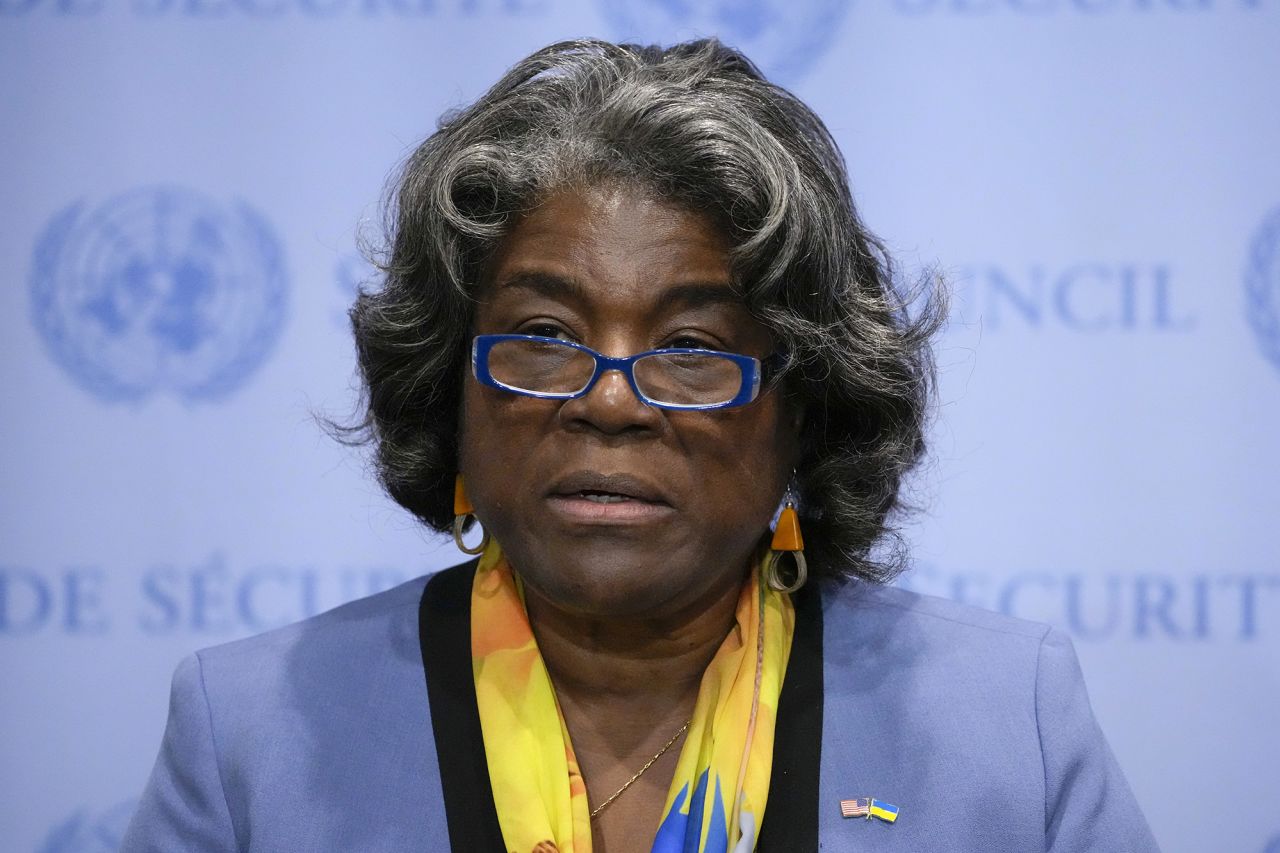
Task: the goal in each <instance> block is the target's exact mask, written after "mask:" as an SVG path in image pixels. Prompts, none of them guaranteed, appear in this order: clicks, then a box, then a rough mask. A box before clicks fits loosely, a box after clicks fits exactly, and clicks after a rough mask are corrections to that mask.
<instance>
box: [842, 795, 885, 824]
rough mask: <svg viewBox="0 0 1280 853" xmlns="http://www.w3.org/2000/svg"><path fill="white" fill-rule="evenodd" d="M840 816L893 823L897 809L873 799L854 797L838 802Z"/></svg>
mask: <svg viewBox="0 0 1280 853" xmlns="http://www.w3.org/2000/svg"><path fill="white" fill-rule="evenodd" d="M840 816H841V817H865V818H866V819H867V820H871V818H873V817H875V818H879V819H880V820H882V821H884V822H885V823H893V822H894V821H895V820H897V819H898V807H897V806H894V805H890V804H889V803H885V802H881V801H880V800H877V799H875V798H873V797H854V798H853V799H852V800H841V801H840Z"/></svg>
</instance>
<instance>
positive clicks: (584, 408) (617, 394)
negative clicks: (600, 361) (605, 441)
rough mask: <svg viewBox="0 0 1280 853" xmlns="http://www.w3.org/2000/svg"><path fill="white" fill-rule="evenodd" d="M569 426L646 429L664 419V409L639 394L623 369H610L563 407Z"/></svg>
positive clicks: (618, 431)
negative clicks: (647, 401)
mask: <svg viewBox="0 0 1280 853" xmlns="http://www.w3.org/2000/svg"><path fill="white" fill-rule="evenodd" d="M560 417H561V419H562V420H563V421H564V422H565V425H566V426H577V427H589V428H591V429H594V430H597V431H599V432H602V433H605V434H608V435H617V434H621V433H625V432H628V431H636V430H639V431H646V430H652V429H656V428H658V427H659V426H660V425H661V423H662V411H661V410H659V409H657V408H655V407H654V406H650V405H649V404H648V403H645V402H644V401H643V400H641V399H640V398H639V397H638V396H636V392H635V389H633V388H632V387H631V382H630V381H629V380H628V379H627V376H626V374H624V373H623V372H622V371H621V370H606V371H604V372H603V373H601V374H600V376H599V378H598V379H596V382H595V385H593V386H592V387H591V390H590V391H588V392H587V393H586V394H584V395H582V396H581V397H578V398H576V399H573V400H566V401H565V402H564V404H563V405H562V406H561V407H560Z"/></svg>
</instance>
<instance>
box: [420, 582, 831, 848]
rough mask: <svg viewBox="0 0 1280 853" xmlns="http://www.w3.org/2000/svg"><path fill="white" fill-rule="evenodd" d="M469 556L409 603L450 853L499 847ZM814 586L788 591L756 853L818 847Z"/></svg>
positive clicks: (818, 678)
mask: <svg viewBox="0 0 1280 853" xmlns="http://www.w3.org/2000/svg"><path fill="white" fill-rule="evenodd" d="M477 562H478V561H477V560H472V561H471V562H469V563H464V564H462V565H460V566H454V567H453V568H451V569H446V570H444V571H442V572H440V573H439V574H437V575H435V576H434V577H432V578H431V579H430V580H429V581H428V582H427V585H426V588H425V589H424V590H423V591H422V601H421V603H420V604H419V606H418V638H419V642H420V643H421V645H422V662H423V669H424V670H425V672H426V679H427V696H428V700H429V701H430V704H431V727H432V729H433V730H434V734H435V741H436V754H437V756H438V758H439V762H440V784H441V787H442V789H443V790H444V810H445V816H446V818H447V819H448V822H449V846H450V847H451V848H452V849H453V850H455V851H468V853H469V851H476V853H485V851H494V853H505V851H506V847H505V845H504V844H503V842H502V830H501V828H500V827H499V825H498V812H497V808H496V807H495V806H494V802H493V787H492V785H491V784H490V782H489V767H488V764H487V762H486V759H485V752H484V736H483V735H482V734H481V730H480V712H479V709H478V707H477V705H476V686H475V680H474V676H473V675H472V669H471V585H472V580H473V579H474V577H475V571H476V564H477ZM815 587H816V585H815V584H812V583H811V584H809V585H808V586H806V587H804V588H803V589H801V590H800V591H799V592H798V593H796V594H795V595H794V596H793V601H794V602H795V608H796V627H795V635H794V637H793V639H792V643H791V657H790V660H789V662H788V664H787V673H786V676H785V677H784V679H783V682H782V694H781V696H779V698H778V718H777V725H776V727H775V731H774V739H773V771H772V774H771V775H770V778H769V802H768V805H767V806H766V807H765V815H764V823H763V825H762V826H761V827H760V838H759V840H758V841H757V844H756V850H757V851H759V853H775V851H778V853H783V851H786V853H795V851H809V850H817V849H818V772H819V766H820V763H821V754H822V602H821V596H820V595H819V593H818V590H817V589H816V588H815Z"/></svg>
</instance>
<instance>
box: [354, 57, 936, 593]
mask: <svg viewBox="0 0 1280 853" xmlns="http://www.w3.org/2000/svg"><path fill="white" fill-rule="evenodd" d="M605 183H612V184H622V185H624V186H634V187H636V188H638V189H643V190H644V191H646V192H651V193H656V194H657V195H658V196H659V197H661V198H663V199H665V200H668V201H671V202H673V203H676V204H679V205H682V206H685V207H687V208H688V209H690V210H693V211H696V212H698V213H700V214H702V215H706V216H709V217H710V218H711V219H712V221H713V222H715V223H716V224H717V225H718V226H719V227H721V228H722V229H723V230H724V232H725V233H726V234H727V235H728V237H729V238H730V245H731V247H732V248H731V254H730V262H731V266H732V270H733V273H734V280H735V286H737V287H738V288H739V289H740V292H741V294H742V297H743V299H744V301H745V303H746V305H747V307H748V309H749V310H750V311H751V312H752V313H753V314H754V315H755V316H756V317H757V318H758V319H759V320H760V321H761V322H763V323H764V324H765V325H766V326H768V327H769V328H770V330H771V331H772V333H773V335H774V338H775V342H776V343H777V344H778V348H779V350H780V351H781V352H784V353H785V354H786V355H787V360H788V364H787V366H786V368H784V372H783V378H782V380H781V381H782V383H783V387H784V389H785V391H786V393H787V394H789V395H790V396H791V398H792V399H793V401H794V402H795V403H797V404H798V405H800V406H802V407H803V410H804V411H805V414H806V416H805V421H804V427H803V432H802V437H801V440H802V443H803V446H802V448H801V453H800V462H799V465H798V467H797V469H796V477H795V483H794V487H795V490H796V491H797V493H798V495H797V496H798V499H799V500H798V505H799V506H798V508H799V511H800V516H801V519H802V522H803V525H804V529H805V533H806V555H807V556H808V558H809V563H810V566H811V567H812V570H813V571H814V572H815V573H816V574H819V575H826V576H836V577H861V578H863V579H866V580H871V581H887V580H888V579H890V578H891V577H892V576H893V575H894V574H895V573H896V572H897V571H898V570H899V569H900V568H901V566H902V564H903V560H904V554H905V551H904V548H903V547H902V541H901V538H900V536H898V534H897V533H896V530H894V529H893V527H892V526H891V524H890V522H891V521H892V519H893V518H894V517H895V514H896V513H897V512H899V511H900V510H902V509H903V504H902V501H901V499H900V491H901V485H902V482H903V478H904V476H905V475H906V474H907V472H908V471H909V470H910V469H911V468H912V467H913V466H914V465H915V464H916V463H917V462H918V461H919V459H920V457H921V455H922V453H923V451H924V428H925V425H926V420H927V414H928V411H929V403H930V400H931V393H932V377H933V362H932V355H931V350H930V349H929V337H930V336H931V334H932V333H933V332H934V331H935V330H936V328H937V326H938V324H939V322H940V318H941V317H942V314H943V310H942V306H941V299H940V298H939V297H938V292H937V291H932V292H928V293H925V294H924V297H925V298H923V299H918V300H917V299H912V298H909V297H908V296H907V295H905V294H903V293H902V292H900V290H899V289H898V288H897V287H896V286H895V281H894V277H893V272H892V269H891V265H890V261H889V258H888V256H887V253H886V252H885V251H884V249H883V247H882V246H881V244H880V243H879V242H878V241H877V240H876V239H875V237H873V236H872V235H871V234H869V233H868V232H867V230H866V229H865V228H864V227H863V225H862V223H861V222H860V220H859V218H858V216H857V213H856V212H855V209H854V204H853V199H852V197H851V195H850V191H849V188H848V178H847V175H846V173H845V166H844V160H843V158H842V157H841V154H840V152H839V150H838V149H837V147H836V144H835V142H834V141H833V140H832V138H831V136H830V134H829V133H828V131H827V129H826V127H825V126H824V125H823V124H822V122H821V120H820V119H818V117H817V116H816V115H814V113H813V112H812V111H811V110H809V108H808V107H806V106H805V105H804V104H803V103H801V102H800V101H799V100H798V99H797V98H795V97H794V96H793V95H791V94H790V93H789V92H787V91H785V90H783V89H781V88H779V87H777V86H774V85H772V84H770V83H769V82H767V81H766V80H765V79H764V77H763V76H762V75H761V74H760V72H759V71H758V70H757V69H756V68H755V66H754V65H752V63H751V62H750V60H748V59H747V58H746V57H745V56H743V55H742V54H741V53H739V52H737V51H735V50H733V49H731V48H728V47H726V46H725V45H723V44H721V43H719V42H718V41H715V40H700V41H693V42H689V43H686V44H678V45H675V46H674V47H670V48H666V49H662V48H658V47H640V46H636V45H625V44H624V45H616V44H610V43H608V42H603V41H596V40H577V41H567V42H561V43H559V44H554V45H551V46H550V47H547V48H544V49H542V50H539V51H538V52H536V53H534V54H533V55H531V56H529V57H528V58H527V59H524V60H523V61H521V62H520V63H518V64H517V65H516V66H515V67H514V68H512V69H511V70H510V71H509V72H508V73H507V74H506V76H505V77H503V78H502V79H501V80H500V81H499V82H498V83H497V85H495V86H494V87H493V88H492V89H490V90H489V91H488V92H487V93H486V94H485V95H484V96H483V97H481V98H480V99H479V100H478V101H476V102H475V103H474V104H472V105H470V106H468V107H466V108H464V109H461V110H457V111H453V112H451V113H448V114H446V115H445V116H444V117H443V118H442V119H441V121H440V125H439V129H438V130H437V131H436V132H435V133H434V134H432V135H431V136H430V137H429V138H428V139H427V140H426V141H425V142H423V143H422V144H421V145H420V146H419V147H418V148H417V150H416V151H414V152H413V154H412V155H411V156H410V157H409V159H408V160H407V162H406V163H405V164H404V166H403V168H402V170H401V172H400V173H399V176H398V178H397V179H396V181H395V182H394V184H393V186H392V189H391V191H390V194H389V197H388V202H387V221H386V234H387V239H386V245H385V248H384V249H383V250H382V251H380V252H379V253H377V262H378V266H379V268H380V269H381V270H382V272H383V281H382V285H381V286H380V287H378V288H377V289H369V290H365V291H363V292H361V293H360V294H359V296H358V298H357V300H356V303H355V305H354V307H353V308H352V310H351V321H352V326H353V328H354V331H355V340H356V347H357V351H358V357H359V364H360V370H361V373H362V375H363V379H364V382H365V391H366V395H365V406H366V408H365V411H364V415H363V419H362V421H361V422H360V423H359V424H358V425H356V426H354V427H350V428H349V429H348V430H347V432H346V434H347V436H348V437H349V438H351V439H352V440H354V441H367V442H370V443H372V444H374V445H375V446H376V450H377V453H376V460H377V470H378V475H379V478H380V479H381V481H382V483H383V485H384V486H385V487H386V489H387V491H388V492H389V493H390V494H391V496H392V497H393V498H394V499H395V500H396V501H397V502H398V503H400V504H401V505H402V506H404V507H405V508H406V509H408V510H409V511H410V512H412V513H413V514H414V515H415V516H417V517H418V518H419V519H421V520H422V521H423V522H424V523H425V524H427V525H428V526H429V527H431V528H434V529H435V530H437V531H440V532H446V531H448V530H449V529H450V528H451V527H452V523H453V504H452V496H453V481H454V474H455V472H456V470H457V448H458V436H457V431H458V412H459V402H460V399H461V393H462V383H463V381H464V376H465V374H464V371H465V358H466V352H467V347H468V344H469V340H470V334H471V331H470V330H471V325H472V313H473V309H474V305H475V292H476V288H477V287H478V284H479V279H480V276H481V271H482V269H483V266H484V264H485V262H486V260H487V259H488V258H489V257H490V256H491V254H492V253H493V251H494V249H495V247H496V246H497V244H498V243H499V242H500V241H501V240H502V239H503V237H504V235H505V234H506V233H508V231H509V229H510V228H511V227H512V225H513V224H514V222H515V221H516V220H517V219H518V217H519V216H520V215H521V214H522V212H525V211H528V210H530V209H532V208H533V207H535V206H536V205H537V204H538V203H539V200H540V199H544V198H546V197H547V196H548V195H549V194H550V193H552V192H554V191H556V190H557V189H564V188H567V187H588V186H594V185H599V184H605ZM913 306H915V308H914V310H912V308H913ZM878 544H880V545H885V546H887V547H877V545H878Z"/></svg>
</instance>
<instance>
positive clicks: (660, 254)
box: [461, 188, 799, 616]
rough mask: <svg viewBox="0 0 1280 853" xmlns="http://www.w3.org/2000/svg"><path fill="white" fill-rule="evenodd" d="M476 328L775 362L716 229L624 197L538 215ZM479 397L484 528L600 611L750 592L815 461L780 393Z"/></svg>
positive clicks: (474, 495) (604, 384)
mask: <svg viewBox="0 0 1280 853" xmlns="http://www.w3.org/2000/svg"><path fill="white" fill-rule="evenodd" d="M473 331H474V332H475V333H476V334H533V335H543V336H547V337H561V338H564V339H567V340H573V341H577V342H579V343H582V344H585V345H586V346H589V347H591V348H593V349H595V350H597V351H599V352H601V353H603V354H605V355H610V356H629V355H633V354H635V353H638V352H643V351H645V350H650V349H658V348H662V347H671V346H685V347H694V346H696V347H705V348H709V349H716V350H723V351H727V352H735V353H743V354H745V355H751V356H755V357H757V358H763V357H765V356H767V355H769V354H770V353H772V352H773V344H772V341H771V340H770V335H769V332H768V330H767V329H766V328H765V327H764V326H763V325H761V324H760V323H759V322H757V321H756V320H755V319H754V318H752V316H751V315H750V313H748V311H747V309H746V307H745V306H744V305H743V304H742V302H741V300H740V299H739V298H738V296H737V295H736V294H735V292H734V290H733V288H732V287H731V285H730V268H729V255H728V248H727V244H726V241H725V239H724V236H723V235H722V234H721V233H720V231H719V230H718V229H717V228H716V227H714V226H713V225H712V223H711V222H710V220H708V219H707V218H705V217H703V216H701V215H698V214H696V213H691V212H689V211H687V210H684V209H682V208H679V207H674V206H671V205H670V204H667V203H665V202H662V201H657V200H654V199H653V198H651V197H650V196H648V195H645V194H642V193H637V192H634V191H630V190H624V189H619V188H600V189H593V190H585V191H573V192H570V191H564V192H561V193H559V194H556V195H553V196H551V197H550V198H549V199H548V200H547V201H546V202H545V203H544V204H543V205H541V206H540V207H538V208H537V209H535V210H534V211H532V212H531V213H529V214H528V215H526V216H525V217H524V218H523V219H522V220H521V221H520V222H519V224H517V225H516V226H515V227H514V229H513V230H512V232H511V233H510V235H508V237H507V238H506V239H505V240H504V241H503V242H502V244H501V245H500V247H499V250H498V252H497V254H496V255H495V257H494V259H493V261H492V262H491V264H490V265H489V267H488V270H487V274H486V277H485V280H484V282H483V283H482V287H481V291H480V301H479V305H478V306H477V309H476V316H475V328H474V330H473ZM464 386H465V390H464V393H463V407H462V418H461V469H462V473H463V475H464V477H465V479H466V482H467V492H468V494H469V496H470V497H471V499H472V501H473V503H474V504H475V507H476V514H477V516H478V517H479V519H480V521H481V522H482V523H483V524H484V526H485V528H486V529H487V530H488V531H489V532H490V533H491V534H492V535H493V536H495V537H496V538H497V540H498V542H499V543H501V545H502V547H503V549H504V551H505V552H506V554H507V556H508V558H509V559H510V561H511V565H512V566H513V568H514V569H515V570H516V571H517V572H518V573H519V574H520V576H521V577H522V578H523V580H524V581H525V583H526V584H527V585H529V586H531V587H532V588H533V589H534V590H535V591H536V592H537V593H539V594H540V595H541V596H542V597H543V598H545V599H547V600H549V601H550V602H551V603H553V604H555V605H557V606H559V607H561V608H563V609H565V610H568V611H570V612H573V613H576V614H579V615H583V616H624V615H625V616H648V615H652V616H661V615H664V614H674V613H677V612H679V611H680V610H681V609H682V608H686V607H689V606H692V605H694V604H695V603H697V602H699V601H701V600H704V599H705V598H706V597H708V596H716V595H722V594H723V593H724V591H725V590H726V589H728V588H729V587H733V586H736V585H737V584H738V583H740V581H741V579H742V577H743V572H744V570H745V568H746V566H747V565H748V561H749V560H750V558H751V556H752V554H753V552H754V549H755V547H756V546H757V545H758V543H759V542H760V539H761V537H762V536H763V535H764V534H765V533H766V532H767V529H768V523H769V520H770V518H771V515H772V513H773V511H774V510H775V509H776V507H777V504H778V501H779V499H780V498H781V495H782V493H783V490H784V489H785V487H786V482H787V479H788V477H789V476H790V472H791V469H792V467H793V465H794V464H795V460H796V459H797V458H798V452H797V436H798V432H799V423H798V415H797V414H796V413H794V412H792V411H790V410H789V409H788V407H787V406H786V405H784V400H783V397H782V395H781V394H780V393H779V392H778V391H769V392H767V393H764V394H762V395H761V396H760V397H759V398H757V399H756V400H755V401H754V402H753V403H751V404H749V405H747V406H744V407H741V408H735V409H722V410H718V411H707V412H697V411H672V410H665V409H658V408H653V407H650V406H647V405H645V404H644V403H642V402H641V401H640V400H639V399H637V397H636V396H635V394H634V393H633V392H632V390H631V386H630V385H629V384H628V382H627V380H626V377H624V376H623V375H622V374H621V373H618V372H611V373H606V374H604V375H603V376H601V377H600V379H599V381H598V382H597V383H596V385H595V387H594V388H592V390H591V392H590V393H588V394H587V395H585V396H583V397H580V398H578V399H576V400H568V401H560V400H543V399H536V398H532V397H523V396H517V395H514V394H510V393H507V392H505V391H500V390H497V389H494V388H489V387H486V386H483V385H481V384H480V383H478V382H477V381H476V380H475V379H474V377H472V376H471V375H470V371H469V370H468V377H467V379H466V380H465V383H464ZM584 492H585V493H587V494H584ZM605 492H607V493H613V494H617V495H621V496H622V499H621V500H619V499H618V498H617V497H606V496H604V495H602V494H598V493H605Z"/></svg>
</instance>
